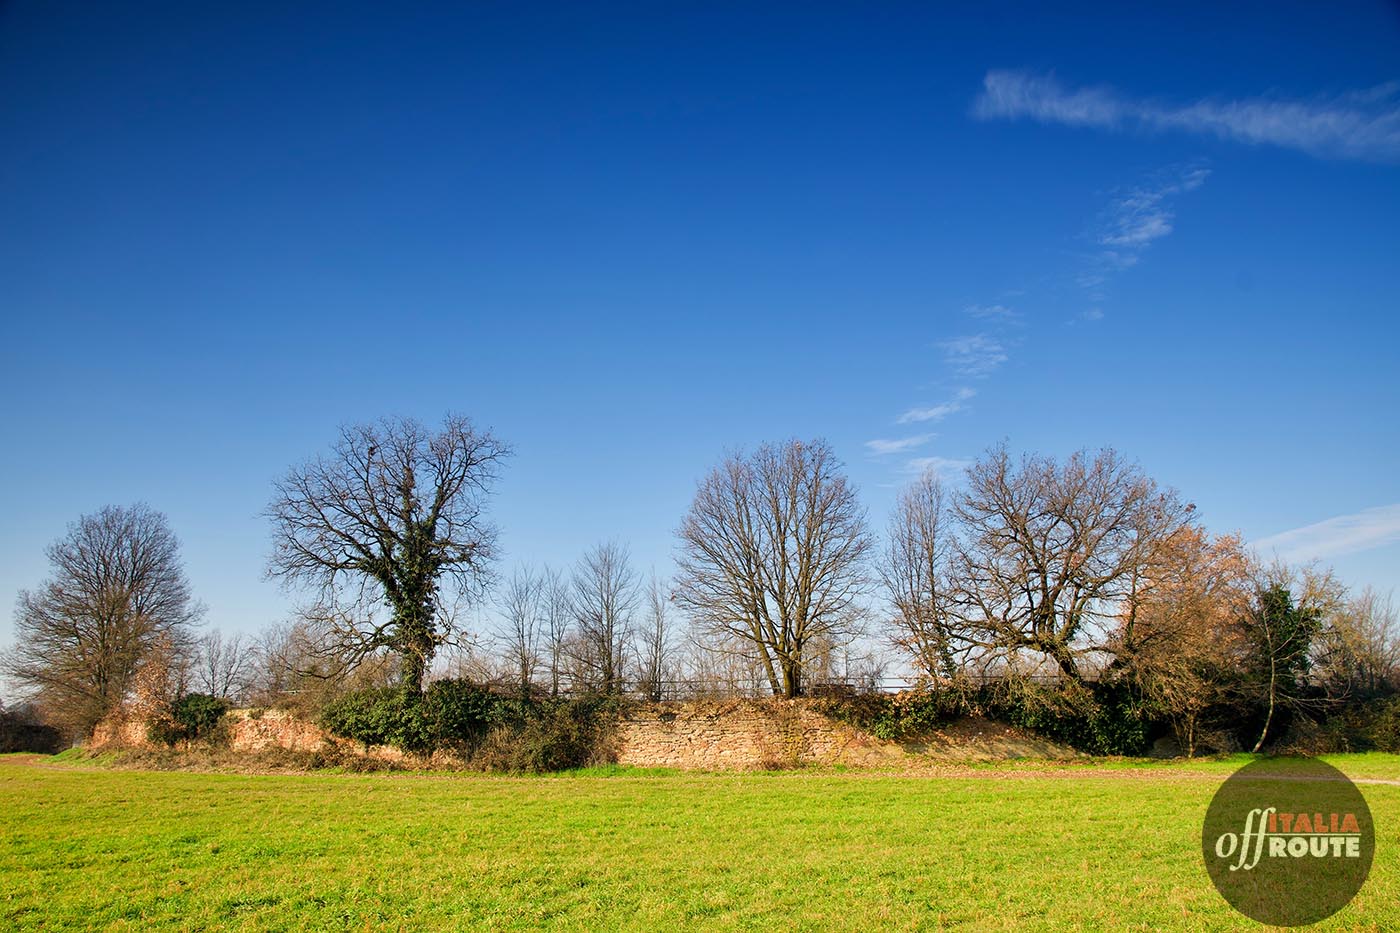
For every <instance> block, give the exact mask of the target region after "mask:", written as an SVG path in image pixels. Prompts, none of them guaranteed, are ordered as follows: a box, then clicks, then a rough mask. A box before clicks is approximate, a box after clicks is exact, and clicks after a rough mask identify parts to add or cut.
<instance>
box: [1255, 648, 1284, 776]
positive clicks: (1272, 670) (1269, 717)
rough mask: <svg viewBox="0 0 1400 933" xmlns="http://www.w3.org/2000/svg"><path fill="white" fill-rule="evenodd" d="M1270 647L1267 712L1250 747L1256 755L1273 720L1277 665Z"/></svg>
mask: <svg viewBox="0 0 1400 933" xmlns="http://www.w3.org/2000/svg"><path fill="white" fill-rule="evenodd" d="M1272 648H1273V646H1272V645H1270V651H1269V712H1268V713H1267V714H1266V715H1265V716H1264V729H1263V731H1261V732H1260V733H1259V741H1257V742H1255V743H1254V748H1253V749H1251V751H1252V752H1253V753H1254V754H1256V755H1257V754H1259V749H1261V748H1263V747H1264V740H1265V739H1266V738H1268V736H1269V724H1270V723H1272V722H1273V721H1274V697H1275V696H1276V695H1277V694H1278V689H1277V686H1276V684H1275V682H1276V681H1277V679H1278V665H1277V664H1276V663H1275V662H1274V652H1273V650H1272Z"/></svg>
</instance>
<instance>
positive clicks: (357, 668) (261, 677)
mask: <svg viewBox="0 0 1400 933" xmlns="http://www.w3.org/2000/svg"><path fill="white" fill-rule="evenodd" d="M335 643H336V642H335V639H334V638H333V637H331V636H330V635H329V634H328V633H327V632H326V631H325V630H324V629H322V628H320V627H319V626H318V625H317V624H316V623H315V622H313V621H310V620H308V619H306V618H304V617H299V618H296V619H292V620H290V621H286V622H281V623H278V624H276V625H272V626H269V627H268V628H266V629H264V630H263V631H261V632H259V633H258V635H257V636H256V637H255V638H254V639H253V641H252V645H251V647H250V649H249V651H248V655H249V664H250V667H251V673H250V676H249V684H248V691H247V698H248V700H249V702H251V703H254V704H256V705H258V706H288V707H294V708H299V709H302V710H305V711H308V712H314V711H318V710H320V709H321V708H322V707H323V706H324V705H325V703H327V702H329V701H330V700H332V699H334V698H335V697H337V696H339V695H341V694H342V693H344V692H345V691H347V690H354V689H360V688H364V687H383V686H388V685H389V684H390V683H391V682H392V681H393V679H394V677H395V676H396V675H397V673H398V665H397V664H396V663H394V661H395V660H396V659H395V658H394V657H393V656H392V655H390V654H389V653H388V652H387V651H385V650H380V651H377V652H374V653H372V654H368V655H356V656H354V657H350V656H340V657H337V656H336V655H335V654H334V653H332V652H331V651H330V650H329V646H333V645H334V644H335Z"/></svg>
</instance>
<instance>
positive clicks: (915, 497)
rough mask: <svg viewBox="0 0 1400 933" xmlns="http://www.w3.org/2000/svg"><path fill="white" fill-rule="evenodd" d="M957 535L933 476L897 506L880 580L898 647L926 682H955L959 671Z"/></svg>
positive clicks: (906, 492)
mask: <svg viewBox="0 0 1400 933" xmlns="http://www.w3.org/2000/svg"><path fill="white" fill-rule="evenodd" d="M954 552H955V549H954V541H953V529H952V527H951V521H950V517H949V515H948V507H947V505H946V504H945V501H944V495H943V485H942V483H940V482H939V480H938V477H937V475H936V474H934V473H933V472H927V473H925V474H924V475H923V476H921V477H919V479H917V480H915V481H914V482H913V483H911V484H910V485H909V486H908V487H907V488H906V489H905V490H904V491H903V492H902V493H900V496H899V499H898V500H897V501H896V502H895V507H894V513H893V515H891V517H890V526H889V540H888V542H887V543H886V546H885V553H884V555H883V556H882V559H881V561H880V564H879V573H880V579H881V581H882V582H883V583H884V586H885V593H886V595H887V597H888V599H889V601H890V604H891V605H892V606H893V608H894V613H893V619H892V628H893V630H894V638H893V640H894V644H895V646H896V647H897V648H899V649H900V651H901V653H902V654H904V655H906V656H907V657H908V658H909V660H910V661H912V662H913V664H914V667H915V668H916V670H917V671H918V673H919V675H920V677H922V678H930V679H936V678H942V677H949V676H951V675H952V674H953V673H954V672H955V671H956V670H957V667H958V664H957V660H956V659H955V656H954V652H955V648H956V647H957V643H956V642H955V641H954V638H953V632H954V629H955V627H956V624H955V622H954V618H955V616H956V612H957V608H958V607H957V589H956V584H955V580H954V574H953V567H952V558H953V555H954Z"/></svg>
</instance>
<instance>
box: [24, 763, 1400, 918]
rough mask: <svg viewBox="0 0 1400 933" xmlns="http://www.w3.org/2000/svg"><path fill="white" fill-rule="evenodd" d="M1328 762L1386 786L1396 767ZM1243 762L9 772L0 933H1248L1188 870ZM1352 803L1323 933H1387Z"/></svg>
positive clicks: (1380, 792)
mask: <svg viewBox="0 0 1400 933" xmlns="http://www.w3.org/2000/svg"><path fill="white" fill-rule="evenodd" d="M1329 760H1331V761H1332V763H1333V764H1336V765H1337V766H1339V767H1341V768H1342V769H1343V770H1344V771H1346V772H1347V773H1348V774H1350V775H1352V776H1353V777H1365V778H1370V779H1382V780H1392V781H1396V782H1400V757H1397V756H1381V755H1367V756H1357V757H1353V758H1334V759H1329ZM1240 763H1241V761H1240V760H1235V761H1227V762H1204V763H1193V764H1190V765H1174V766H1168V767H1163V766H1160V765H1156V766H1152V767H1144V766H1142V765H1139V764H1137V763H1132V762H1118V763H1108V764H1105V765H1074V766H1058V767H1039V766H1037V765H1034V764H1028V763H1021V764H1019V765H1017V766H1015V767H1012V766H1002V767H983V768H974V769H967V770H966V771H963V772H960V773H951V774H947V775H940V776H927V775H921V776H907V775H893V774H869V773H859V772H848V773H832V772H825V773H812V772H797V773H775V774H668V773H650V772H629V771H625V770H618V771H612V772H609V771H603V772H592V773H578V774H570V775H566V776H559V777H530V778H512V777H493V776H483V775H455V774H454V775H441V774H436V775H424V774H367V775H351V774H312V775H279V776H266V775H234V774H194V773H182V772H137V771H122V770H114V769H109V768H102V767H94V766H91V765H87V766H84V765H83V764H82V763H80V762H75V761H73V760H72V759H69V760H67V761H62V760H60V761H57V762H54V761H39V762H27V761H25V760H24V759H19V758H6V757H0V839H3V846H0V928H5V929H21V930H26V929H44V930H61V929H114V930H138V929H146V928H149V927H166V928H173V929H182V930H183V929H189V930H197V929H242V930H279V929H297V930H303V929H304V930H338V929H348V930H364V929H371V930H377V929H389V930H399V929H402V930H421V929H438V930H451V929H461V928H468V927H483V928H492V929H494V928H533V927H537V926H541V925H557V926H562V927H568V928H576V929H635V930H659V929H675V928H680V927H691V928H703V929H730V928H755V929H806V928H813V929H821V928H839V929H938V928H941V927H958V928H965V929H1086V930H1109V929H1125V928H1130V929H1143V930H1149V929H1150V930H1160V929H1192V930H1195V929H1251V928H1257V925H1256V924H1253V923H1252V922H1250V921H1248V920H1246V919H1245V918H1243V917H1241V916H1239V915H1237V914H1235V913H1234V912H1233V911H1232V910H1231V909H1230V907H1229V906H1227V905H1226V904H1225V902H1224V901H1223V900H1222V899H1221V898H1220V897H1219V895H1217V894H1216V892H1215V890H1214V888H1213V887H1212V886H1211V884H1210V881H1209V879H1208V878H1207V876H1206V873H1205V871H1204V869H1203V867H1202V865H1201V856H1200V852H1199V845H1200V843H1199V834H1200V827H1201V820H1202V816H1203V814H1204V811H1205V808H1206V805H1207V803H1208V802H1209V800H1210V797H1211V794H1212V793H1213V792H1214V790H1215V788H1216V786H1217V785H1218V784H1219V782H1220V780H1222V779H1223V778H1224V776H1225V775H1226V774H1228V773H1229V772H1230V771H1231V770H1233V768H1235V767H1238V766H1239V764H1240ZM1026 769H1037V771H1038V772H1039V773H1036V771H1029V770H1026ZM1362 790H1363V791H1364V793H1365V795H1366V798H1367V800H1368V801H1369V803H1370V806H1371V808H1372V811H1373V813H1374V815H1375V818H1376V824H1377V826H1378V833H1377V855H1376V861H1375V864H1374V868H1373V870H1372V872H1371V876H1370V879H1369V881H1368V882H1367V884H1366V886H1365V888H1363V889H1362V891H1361V893H1360V894H1359V895H1358V896H1357V898H1356V899H1355V900H1354V901H1353V902H1352V904H1351V905H1350V906H1349V907H1347V908H1346V909H1345V910H1343V911H1342V912H1341V913H1339V914H1337V915H1336V916H1334V917H1332V918H1331V919H1330V920H1328V921H1326V922H1324V923H1323V924H1321V925H1320V928H1323V929H1348V930H1352V929H1363V930H1394V929H1400V838H1398V837H1397V836H1398V834H1400V786H1397V784H1389V785H1386V784H1367V785H1363V787H1362Z"/></svg>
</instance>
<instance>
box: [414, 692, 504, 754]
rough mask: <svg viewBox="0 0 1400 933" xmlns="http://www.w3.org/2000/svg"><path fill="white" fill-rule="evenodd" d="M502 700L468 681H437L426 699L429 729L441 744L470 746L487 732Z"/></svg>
mask: <svg viewBox="0 0 1400 933" xmlns="http://www.w3.org/2000/svg"><path fill="white" fill-rule="evenodd" d="M501 702H502V701H501V700H500V698H499V697H497V696H496V695H495V694H493V693H492V692H491V691H489V690H487V689H486V688H485V687H481V686H478V685H476V684H474V683H472V682H471V681H468V680H451V679H448V680H436V681H433V682H432V683H431V684H429V685H428V691H427V694H426V695H425V696H424V698H423V704H424V713H425V715H426V717H427V719H428V729H429V732H430V733H431V734H432V736H433V739H434V743H435V744H437V745H447V746H456V747H458V748H470V747H472V746H475V745H476V744H477V743H478V742H480V741H481V739H482V737H483V736H485V735H486V730H487V728H488V727H489V725H490V722H491V718H492V716H493V714H494V712H495V710H496V708H497V706H498V705H500V703H501Z"/></svg>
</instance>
